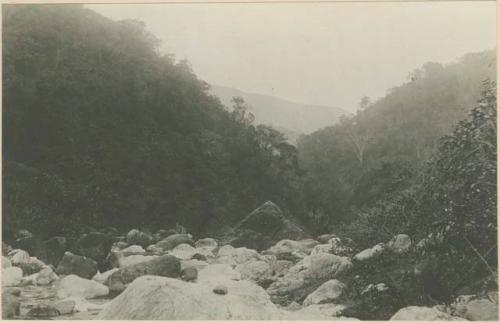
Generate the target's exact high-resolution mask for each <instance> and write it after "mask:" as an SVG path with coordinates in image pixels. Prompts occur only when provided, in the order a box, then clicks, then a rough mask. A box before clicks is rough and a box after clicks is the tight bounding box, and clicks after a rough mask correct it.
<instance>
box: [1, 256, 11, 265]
mask: <svg viewBox="0 0 500 323" xmlns="http://www.w3.org/2000/svg"><path fill="white" fill-rule="evenodd" d="M8 267H12V263H11V262H10V259H9V258H7V257H4V256H2V268H8Z"/></svg>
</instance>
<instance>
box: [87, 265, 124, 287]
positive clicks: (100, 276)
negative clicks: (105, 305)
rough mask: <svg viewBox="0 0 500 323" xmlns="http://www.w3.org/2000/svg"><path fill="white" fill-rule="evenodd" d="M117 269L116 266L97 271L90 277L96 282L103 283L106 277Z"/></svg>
mask: <svg viewBox="0 0 500 323" xmlns="http://www.w3.org/2000/svg"><path fill="white" fill-rule="evenodd" d="M117 270H118V268H113V269H110V270H108V271H105V272H103V273H100V272H97V274H95V275H94V277H92V280H95V281H96V282H98V283H101V284H104V282H105V281H106V279H108V277H109V276H111V274H113V273H114V272H115V271H117Z"/></svg>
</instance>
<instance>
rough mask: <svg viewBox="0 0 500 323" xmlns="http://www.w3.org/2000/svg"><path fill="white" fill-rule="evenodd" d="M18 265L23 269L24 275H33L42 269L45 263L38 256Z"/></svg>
mask: <svg viewBox="0 0 500 323" xmlns="http://www.w3.org/2000/svg"><path fill="white" fill-rule="evenodd" d="M16 266H18V267H19V268H21V269H22V270H23V274H24V275H31V274H34V273H37V272H39V271H40V270H42V269H43V268H44V267H45V264H44V263H43V261H41V260H40V259H38V258H37V257H29V259H28V261H26V262H22V263H18V264H16Z"/></svg>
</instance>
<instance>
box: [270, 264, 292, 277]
mask: <svg viewBox="0 0 500 323" xmlns="http://www.w3.org/2000/svg"><path fill="white" fill-rule="evenodd" d="M293 265H294V263H293V262H291V261H290V260H277V261H276V262H275V263H273V264H272V268H273V271H274V275H275V276H276V277H282V276H284V275H286V273H287V272H288V270H290V268H292V267H293Z"/></svg>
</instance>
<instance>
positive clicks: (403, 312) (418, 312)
mask: <svg viewBox="0 0 500 323" xmlns="http://www.w3.org/2000/svg"><path fill="white" fill-rule="evenodd" d="M461 320H463V319H461V318H459V317H455V316H451V315H450V314H448V313H445V312H442V311H440V310H438V309H437V308H435V307H425V306H408V307H405V308H402V309H400V310H399V311H397V312H396V314H394V315H393V316H392V317H391V318H390V321H461Z"/></svg>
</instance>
